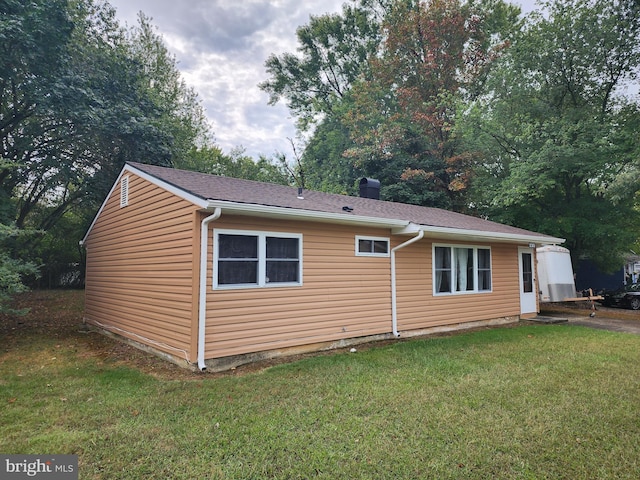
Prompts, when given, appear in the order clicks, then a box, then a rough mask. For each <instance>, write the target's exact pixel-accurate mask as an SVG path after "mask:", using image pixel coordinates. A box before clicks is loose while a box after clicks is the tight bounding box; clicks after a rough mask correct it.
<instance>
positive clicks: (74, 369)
mask: <svg viewBox="0 0 640 480" xmlns="http://www.w3.org/2000/svg"><path fill="white" fill-rule="evenodd" d="M76 313H77V312H76ZM45 323H46V322H45ZM6 330H7V329H5V333H4V334H3V336H2V337H0V340H1V343H0V345H1V346H0V406H1V408H0V452H2V453H23V454H26V453H34V454H36V453H37V454H43V453H57V454H77V455H79V460H80V478H81V479H155V478H157V479H166V478H171V479H204V478H211V479H216V478H220V479H223V478H224V479H227V478H229V479H259V478H278V479H294V478H300V479H305V478H326V479H337V478H345V479H352V478H353V479H356V478H366V479H384V478H398V479H413V478H415V479H422V478H434V479H447V478H452V479H459V478H470V479H491V478H513V479H523V478H524V479H562V478H565V479H572V480H573V479H606V478H611V479H613V478H615V479H621V478H629V479H637V478H640V336H634V335H630V334H619V333H612V332H605V331H598V330H590V329H586V328H581V327H574V326H568V325H555V326H552V325H539V326H538V325H533V326H532V325H528V326H519V327H516V328H496V329H487V330H479V331H474V332H468V333H461V334H456V335H452V336H446V337H433V338H426V339H419V340H411V341H403V342H398V343H393V344H390V345H386V346H381V347H377V348H370V349H366V350H360V351H358V353H348V352H344V353H336V354H333V355H323V356H318V357H313V358H306V359H303V360H300V361H297V362H295V363H289V364H281V365H277V366H274V367H271V368H268V369H265V370H262V371H259V372H253V373H246V374H243V375H238V374H237V373H236V374H230V375H227V376H220V375H217V376H214V375H210V374H176V375H152V374H150V373H148V372H149V371H150V370H149V368H146V369H139V368H136V363H135V362H129V363H127V359H126V358H125V359H124V360H123V359H122V358H120V359H118V360H117V361H116V360H113V361H112V360H110V359H109V358H108V357H105V355H104V349H103V351H102V353H101V354H96V353H95V352H94V351H93V350H92V349H93V348H94V346H95V342H96V341H97V340H95V335H96V334H82V333H78V332H77V328H75V327H74V328H70V329H68V330H65V329H64V328H61V329H58V330H56V331H55V332H54V333H53V334H51V335H48V334H47V330H46V325H45V326H44V327H41V328H39V329H35V330H33V331H29V332H30V333H24V334H21V333H20V329H19V328H18V329H13V330H9V331H8V333H7V332H6ZM65 332H66V333H65ZM100 342H106V345H110V343H109V342H111V340H100ZM114 349H117V347H115V346H114ZM114 351H115V350H114ZM107 352H108V349H107ZM145 372H147V373H145Z"/></svg>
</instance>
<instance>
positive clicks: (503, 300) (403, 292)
mask: <svg viewBox="0 0 640 480" xmlns="http://www.w3.org/2000/svg"><path fill="white" fill-rule="evenodd" d="M437 243H438V244H443V245H445V244H451V245H455V243H448V242H437ZM462 245H467V244H462ZM471 246H479V247H490V248H491V266H492V287H493V289H492V291H491V292H487V293H465V294H452V295H440V296H434V295H433V280H432V277H433V274H432V243H431V242H430V241H426V240H423V241H420V242H417V243H415V244H413V245H410V246H408V247H407V248H405V249H402V250H400V251H398V253H397V261H396V269H397V272H398V276H397V279H398V280H397V285H398V288H397V291H398V294H397V302H398V309H397V311H398V330H400V331H402V330H418V329H423V328H428V327H433V326H437V325H448V324H456V323H462V322H469V321H477V320H490V319H495V318H502V317H509V316H517V315H519V313H520V293H519V292H520V290H519V284H518V247H517V245H509V244H493V245H483V244H474V245H471Z"/></svg>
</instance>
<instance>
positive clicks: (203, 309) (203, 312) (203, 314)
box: [198, 207, 222, 372]
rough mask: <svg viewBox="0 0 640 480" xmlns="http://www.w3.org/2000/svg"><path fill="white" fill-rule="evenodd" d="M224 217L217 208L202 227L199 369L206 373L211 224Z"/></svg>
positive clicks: (203, 222) (204, 221) (203, 221)
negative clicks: (205, 348) (208, 256)
mask: <svg viewBox="0 0 640 480" xmlns="http://www.w3.org/2000/svg"><path fill="white" fill-rule="evenodd" d="M220 215H222V209H221V208H220V207H216V209H215V210H214V212H213V214H212V215H209V216H208V217H207V218H205V219H204V220H202V224H201V225H200V294H199V297H198V368H199V369H200V370H201V371H203V372H204V371H205V370H206V369H207V366H206V365H205V363H204V336H205V327H206V321H207V252H208V246H209V245H208V243H209V242H208V240H209V223H211V222H213V221H214V220H217V219H218V218H220Z"/></svg>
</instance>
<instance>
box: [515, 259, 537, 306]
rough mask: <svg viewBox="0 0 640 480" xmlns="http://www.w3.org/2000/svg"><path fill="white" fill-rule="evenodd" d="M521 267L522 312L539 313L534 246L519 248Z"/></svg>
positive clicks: (519, 263)
mask: <svg viewBox="0 0 640 480" xmlns="http://www.w3.org/2000/svg"><path fill="white" fill-rule="evenodd" d="M518 265H519V267H520V313H521V314H523V313H537V312H538V305H537V303H536V299H537V296H538V292H536V279H535V275H534V273H535V269H534V268H533V267H534V265H533V248H525V247H519V248H518Z"/></svg>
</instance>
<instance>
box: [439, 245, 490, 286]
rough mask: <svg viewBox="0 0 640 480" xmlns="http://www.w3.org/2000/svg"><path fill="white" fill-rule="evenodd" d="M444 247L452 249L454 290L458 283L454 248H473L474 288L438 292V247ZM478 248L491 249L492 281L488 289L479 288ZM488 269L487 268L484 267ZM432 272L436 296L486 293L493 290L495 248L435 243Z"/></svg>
mask: <svg viewBox="0 0 640 480" xmlns="http://www.w3.org/2000/svg"><path fill="white" fill-rule="evenodd" d="M437 247H444V248H449V249H450V255H451V258H450V260H451V279H450V282H451V289H452V290H453V288H454V287H453V286H454V285H455V284H456V269H455V259H454V254H453V252H454V249H455V248H466V249H472V250H473V290H464V291H455V290H453V291H448V292H438V291H436V248H437ZM478 250H489V281H490V282H491V288H489V289H487V290H478V272H479V271H480V270H479V265H478ZM482 270H483V271H486V270H487V269H482ZM431 273H432V277H431V278H432V291H433V296H434V297H446V296H453V295H478V294H486V293H492V292H493V250H492V248H491V246H488V245H463V244H456V243H433V244H432V246H431Z"/></svg>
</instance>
